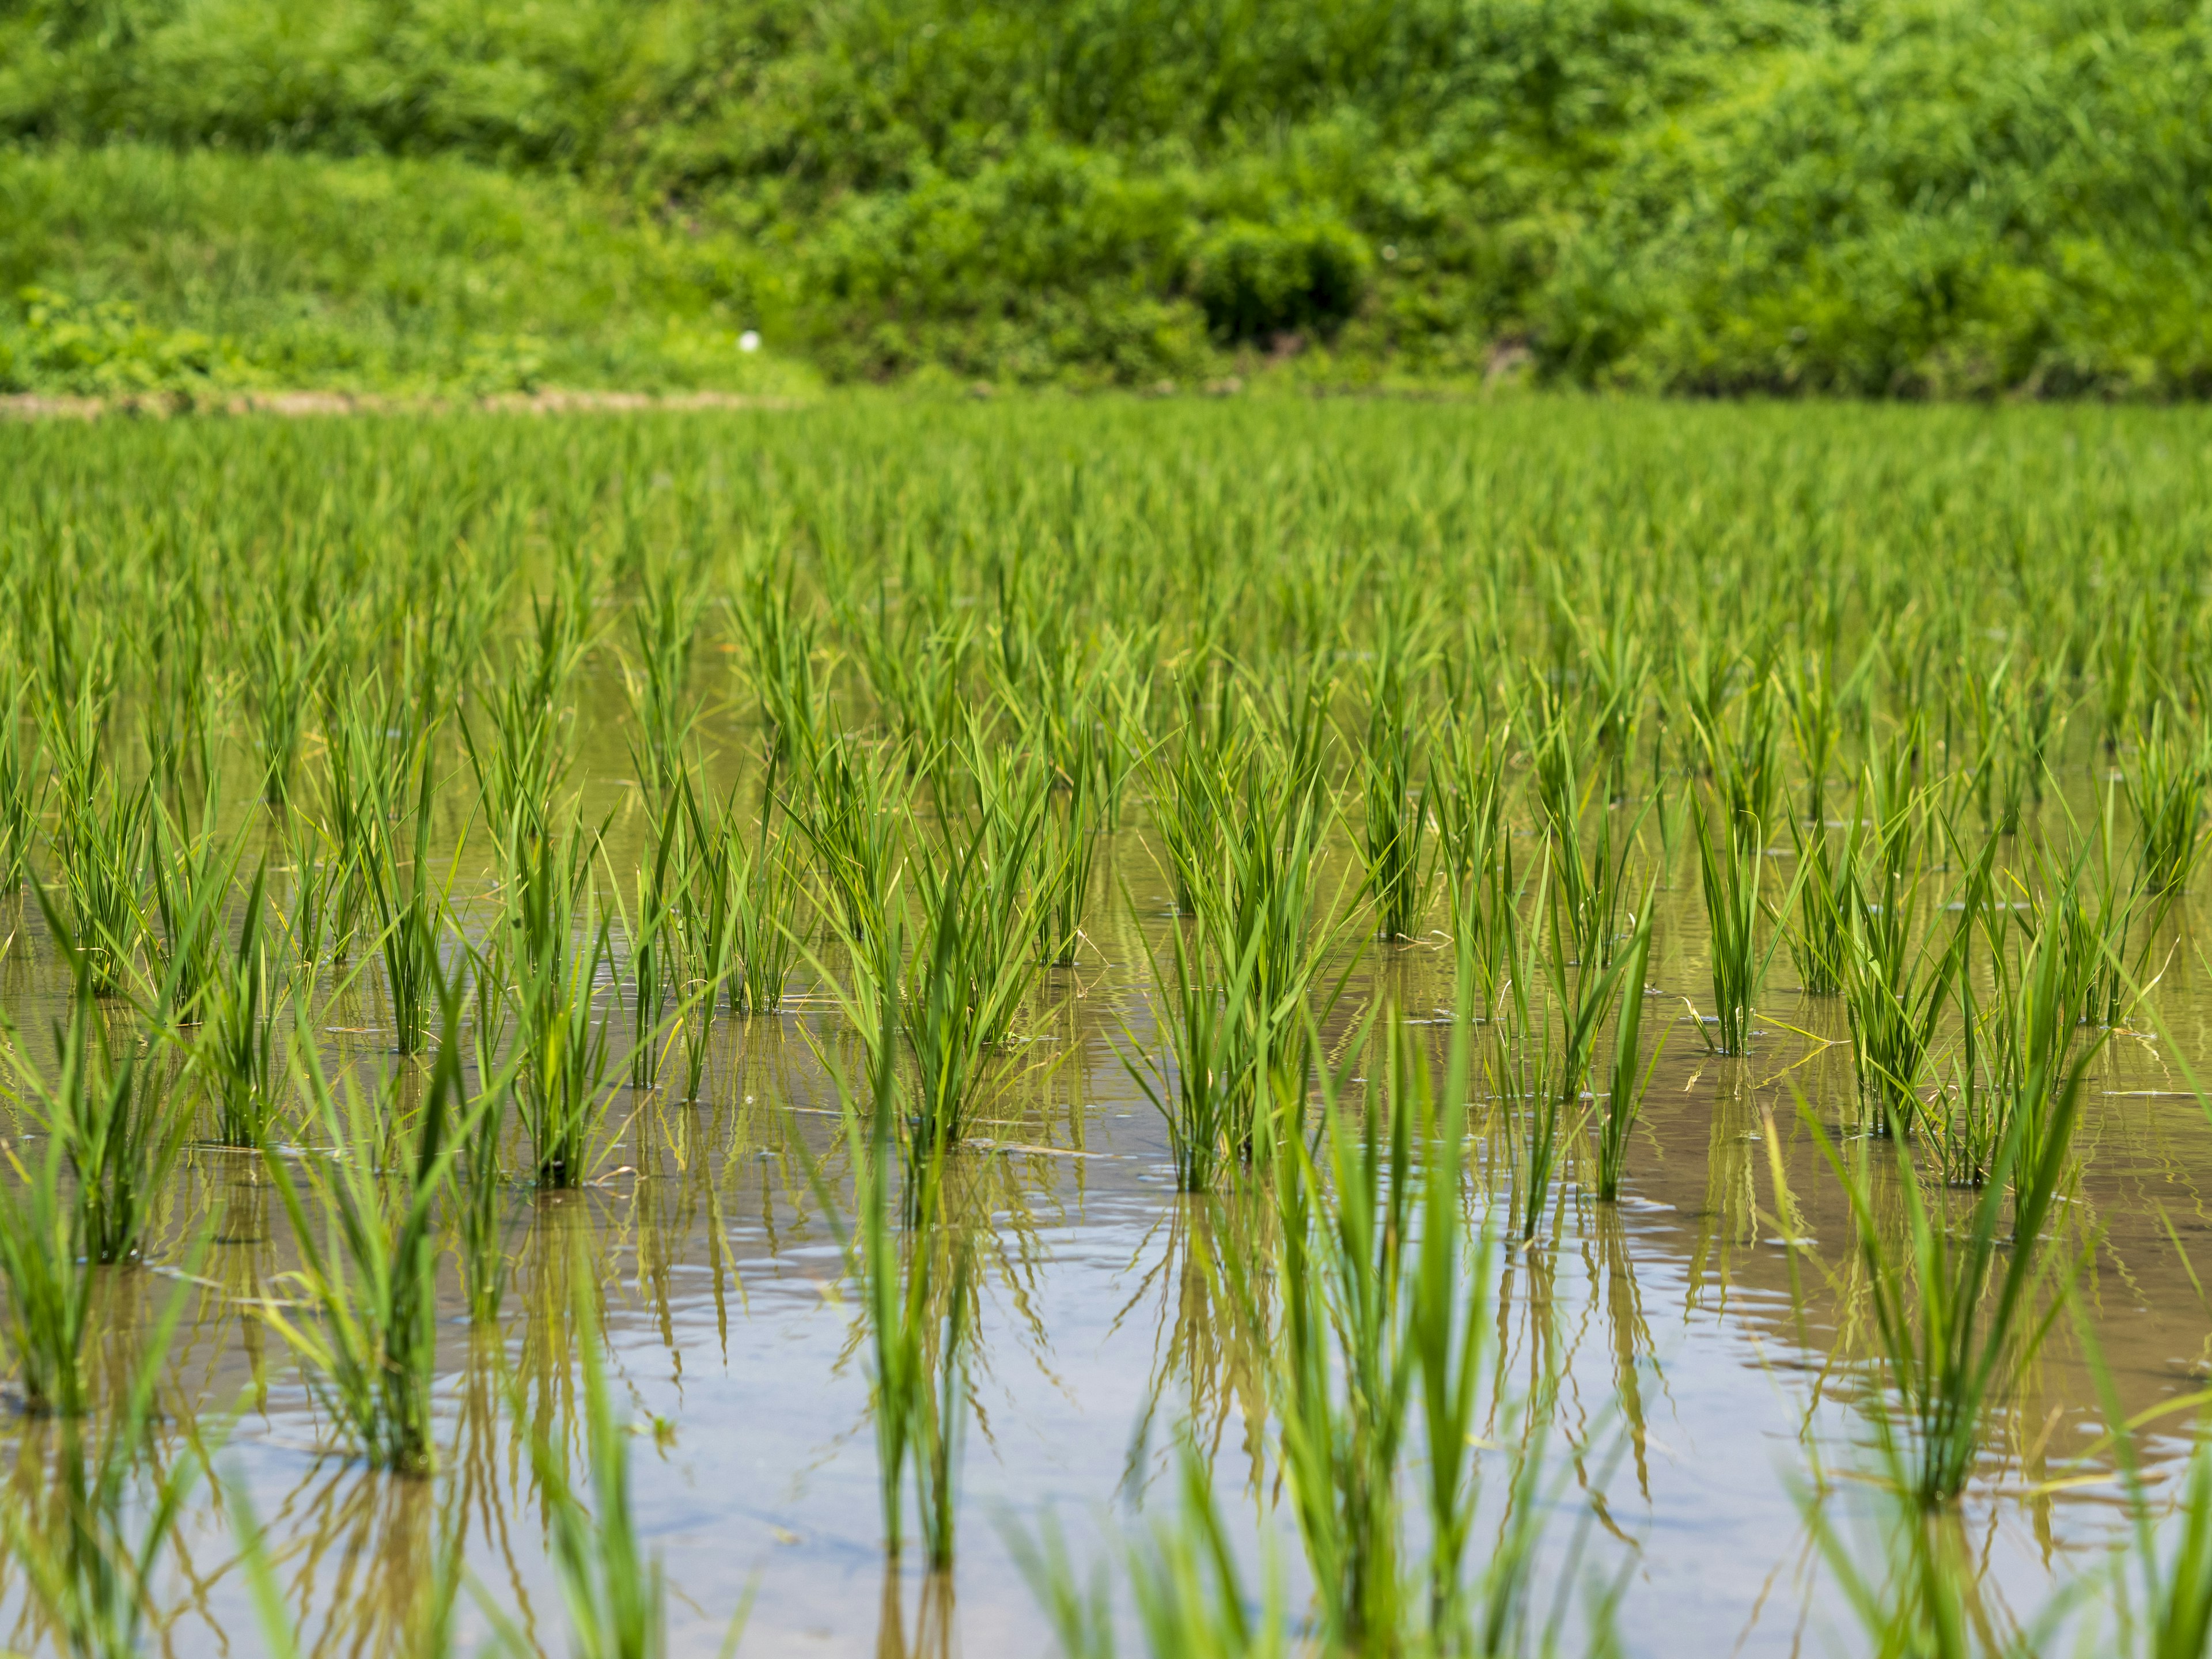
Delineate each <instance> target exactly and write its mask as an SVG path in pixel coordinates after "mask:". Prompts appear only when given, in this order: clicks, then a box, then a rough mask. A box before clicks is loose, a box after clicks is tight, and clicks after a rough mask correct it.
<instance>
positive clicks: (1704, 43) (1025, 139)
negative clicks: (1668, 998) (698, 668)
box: [0, 0, 2212, 395]
mask: <svg viewBox="0 0 2212 1659" xmlns="http://www.w3.org/2000/svg"><path fill="white" fill-rule="evenodd" d="M2207 107H2212V14H2208V13H2206V12H2205V11H2204V10H2203V9H2202V8H2200V7H2198V6H2196V5H2194V4H2185V3H2180V0H2003V3H2000V0H1061V3H1043V0H978V3H962V4H957V5H956V4H953V3H951V0H872V3H863V0H829V3H826V4H816V3H801V0H647V3H621V0H572V3H569V4H566V5H562V6H557V7H549V6H545V5H544V4H542V3H538V0H320V3H317V4H313V5H310V4H307V3H305V0H31V3H27V4H26V3H17V4H15V5H14V6H12V7H9V8H8V9H5V10H4V11H3V12H0V133H5V134H10V135H13V137H14V139H15V143H16V144H17V146H18V149H17V150H16V152H15V156H14V157H13V158H12V160H9V159H6V158H0V173H6V174H7V175H8V176H9V177H10V178H15V177H21V176H23V175H26V174H28V173H36V172H37V171H38V169H39V167H40V166H41V165H46V166H49V167H51V166H52V165H53V162H52V158H53V157H57V156H64V155H75V154H76V153H77V152H76V150H75V149H72V148H67V147H74V146H83V145H97V146H110V145H113V144H115V143H117V142H118V140H125V139H128V140H131V141H132V142H133V143H136V144H137V145H139V146H154V147H156V149H167V150H171V151H174V152H180V153H182V154H185V155H201V156H206V155H211V154H212V153H213V152H215V151H216V150H217V149H222V151H224V152H227V153H228V155H232V156H234V155H236V154H237V153H238V152H240V151H246V152H251V153H256V154H260V153H274V152H282V153H284V154H286V155H289V156H291V157H293V158H295V159H294V160H293V161H291V162H290V163H289V165H290V166H291V167H292V168H293V171H291V172H290V173H288V174H286V175H285V176H286V178H287V179H288V180H289V187H290V188H291V189H292V190H293V191H295V205H296V206H297V207H298V208H299V209H300V212H299V214H298V219H299V222H298V223H297V224H296V225H291V226H288V227H286V228H283V229H282V230H278V229H276V228H275V227H273V226H267V225H263V226H261V227H260V228H257V229H256V230H255V231H254V232H253V236H254V238H256V239H258V240H256V241H255V246H257V248H259V249H262V250H263V251H264V252H267V253H268V255H269V257H270V258H273V259H274V260H275V261H276V266H277V267H278V268H277V269H276V270H270V269H268V268H267V267H265V266H263V265H256V264H252V262H251V261H246V260H242V259H240V258H234V257H232V256H230V255H228V254H226V253H224V252H222V251H221V250H222V249H224V248H229V247H234V246H236V245H237V243H238V240H239V237H240V234H242V233H241V232H240V229H239V228H238V223H237V216H235V215H233V214H230V213H229V212H228V210H227V209H225V207H224V206H223V204H221V203H220V202H217V201H216V200H214V199H213V198H211V197H209V196H207V195H206V193H205V192H202V193H201V194H199V195H198V196H197V197H192V199H193V201H194V202H196V203H197V205H196V206H190V205H187V206H180V207H179V208H178V209H177V210H176V211H174V212H173V213H171V214H170V215H169V216H168V217H167V220H166V221H164V222H165V223H166V225H167V228H166V229H165V230H163V231H162V232H161V237H162V238H163V239H165V246H167V248H168V249H169V250H170V251H171V253H172V254H173V256H174V257H173V258H171V257H167V256H164V257H162V258H152V257H149V255H148V252H147V242H148V235H147V234H146V233H144V232H143V231H142V230H140V229H138V228H137V227H136V225H135V222H134V221H132V220H131V219H130V218H129V217H128V216H124V215H120V214H118V215H117V216H114V217H112V219H111V220H109V221H107V222H106V224H105V228H102V226H101V225H100V224H97V223H95V222H94V221H95V220H97V219H98V218H99V214H100V207H99V204H98V203H97V202H95V203H94V204H92V205H91V206H85V205H82V204H72V203H70V202H69V201H67V200H66V199H65V197H64V196H56V195H53V194H52V193H51V192H49V193H48V194H46V195H45V196H37V195H36V192H33V196H34V197H36V199H34V200H30V201H29V204H28V210H27V212H28V216H27V218H24V217H21V216H19V217H18V218H17V219H16V222H15V227H14V228H4V227H0V239H6V240H5V242H4V245H0V272H4V275H5V276H6V277H7V278H8V279H9V289H10V291H12V290H13V289H14V288H15V287H17V286H20V285H21V284H24V283H37V284H40V285H42V286H44V287H46V288H47V289H55V290H59V291H64V292H66V293H68V294H69V295H71V296H72V299H73V300H74V301H82V302H94V301H103V300H108V299H125V300H129V301H133V302H135V303H136V304H137V306H138V307H140V314H141V316H142V317H143V319H146V320H147V325H148V326H153V327H157V328H162V329H179V330H193V331H198V332H201V333H204V334H206V335H207V336H209V337H210V339H216V340H235V341H244V342H246V344H245V345H244V346H242V347H240V351H242V354H243V355H242V356H240V358H239V360H240V361H246V360H251V361H254V362H264V361H266V360H267V359H268V358H269V356H270V354H269V352H268V351H266V350H264V349H263V348H262V347H261V346H259V345H256V344H253V343H252V340H253V339H255V338H258V337H259V336H261V335H262V334H263V333H264V332H266V331H269V330H270V329H272V328H277V327H278V326H279V325H280V323H281V325H282V327H283V329H287V330H289V331H291V337H294V338H295V339H297V338H308V337H316V331H317V330H318V329H320V330H321V331H323V343H321V344H319V345H309V346H307V347H302V348H301V349H299V350H297V351H295V352H294V353H293V354H292V356H289V357H288V358H284V359H283V361H285V362H289V363H290V364H292V365H293V367H292V368H290V369H289V370H288V371H287V372H296V373H301V374H331V373H337V372H341V371H342V370H343V369H344V366H345V362H346V361H347V360H348V359H349V356H350V359H351V360H353V361H354V362H355V363H356V368H355V370H353V371H349V372H358V373H362V374H384V373H387V372H390V373H408V374H425V375H429V376H432V377H434V378H435V377H437V376H441V375H447V374H452V373H456V372H458V370H457V368H456V365H458V364H459V363H460V362H463V361H465V360H467V359H468V358H469V356H470V352H471V349H472V348H471V346H470V345H469V342H470V341H471V339H487V338H488V339H500V338H510V337H524V336H527V337H532V338H542V339H543V340H544V342H545V345H544V352H543V363H544V373H545V374H548V375H549V376H554V377H576V376H583V377H587V378H588V377H593V376H598V377H602V378H605V377H615V378H637V377H643V378H647V379H653V378H672V379H678V380H683V379H698V378H702V377H704V378H706V379H708V380H713V379H715V378H716V377H718V376H720V375H721V374H724V373H725V372H729V373H736V372H738V369H739V368H741V367H742V366H741V365H738V363H737V361H736V358H735V357H734V356H733V354H732V353H731V352H729V351H728V350H727V349H725V347H724V346H723V345H719V344H718V345H709V346H708V347H705V348H702V349H692V348H690V347H685V348H684V349H679V350H676V351H674V353H673V355H672V356H671V353H670V351H669V350H667V349H664V347H663V345H661V344H659V343H655V342H658V341H660V340H662V339H664V337H667V336H668V334H669V331H670V328H671V319H674V324H673V326H674V327H675V329H676V332H677V334H678V336H681V337H685V338H690V337H701V338H710V339H711V340H713V341H716V342H726V341H727V339H729V338H731V337H733V334H734V331H735V330H737V329H738V328H741V327H744V326H746V325H757V324H761V323H763V321H765V322H766V323H767V324H768V325H769V331H770V337H771V340H772V342H775V343H782V344H787V345H792V344H795V345H800V346H803V347H804V348H805V349H806V350H807V351H808V352H809V353H811V355H813V356H815V357H816V358H817V360H818V361H820V362H823V364H824V365H825V366H826V367H828V368H829V369H830V370H831V372H833V373H835V374H848V375H882V374H897V373H901V372H904V371H906V370H909V369H912V368H917V367H919V366H921V365H922V364H924V363H927V362H940V363H943V364H945V365H946V366H948V367H950V368H952V369H954V370H955V371H956V372H957V373H960V374H963V375H966V376H980V377H986V378H990V379H994V380H1038V379H1050V378H1066V377H1071V376H1072V377H1074V378H1077V379H1084V380H1101V379H1104V380H1151V379H1153V378H1157V377H1158V376H1160V375H1163V374H1165V375H1174V376H1181V375H1184V374H1196V373H1200V372H1203V371H1205V370H1206V369H1207V368H1209V367H1210V366H1212V365H1217V364H1219V363H1221V362H1224V361H1225V358H1227V357H1228V356H1233V355H1234V354H1236V353H1237V352H1240V351H1243V350H1246V349H1261V350H1272V349H1279V348H1281V347H1282V346H1284V345H1285V344H1286V343H1287V344H1291V345H1296V344H1303V345H1305V346H1309V347H1315V346H1318V347H1325V348H1327V349H1328V353H1329V354H1330V356H1329V362H1330V364H1331V368H1330V371H1329V372H1333V373H1339V374H1352V373H1358V372H1364V370H1366V369H1370V368H1374V367H1376V366H1380V365H1385V364H1395V365H1398V366H1401V367H1403V368H1407V369H1409V370H1412V371H1414V372H1431V373H1458V372H1466V371H1469V370H1473V369H1476V368H1480V367H1481V366H1483V365H1485V364H1486V363H1495V362H1500V361H1507V360H1512V361H1524V360H1525V361H1528V362H1531V363H1533V365H1534V368H1535V369H1536V371H1537V372H1538V373H1539V374H1543V375H1546V376H1550V377H1555V378H1563V379H1572V380H1584V381H1590V382H1597V383H1622V384H1632V385H1638V386H1656V387H1674V388H1678V389H1684V390H1705V391H1731V390H1745V389H1759V390H1776V391H1796V390H1825V391H1843V392H1874V393H1893V394H1906V395H1923V394H1941V393H1963V392H1985V391H1991V390H1998V389H2008V388H2027V389H2041V390H2047V391H2078V390H2100V391H2117V392H2147V393H2153V394H2166V393H2175V392H2197V391H2203V390H2206V389H2208V388H2212V322H2208V320H2207V319H2212V306H2208V304H2207V303H2206V298H2207V296H2206V294H2205V289H2206V288H2207V286H2208V284H2212V258H2208V254H2212V123H2208V122H2207V120H2206V119H2205V118H2204V116H2203V111H2204V110H2205V109H2206V108H2207ZM153 153H154V152H153V151H152V150H148V149H134V150H132V151H131V154H133V155H138V156H140V157H141V160H140V161H137V162H134V163H133V164H132V165H134V166H137V167H139V168H140V169H141V170H142V171H143V170H145V169H147V168H150V167H153V166H154V163H153V162H152V161H150V160H147V159H144V158H146V157H149V156H150V155H152V154H153ZM316 155H319V156H322V157H325V158H352V159H350V160H347V161H343V164H339V163H337V161H326V162H325V163H323V164H320V165H319V166H314V165H311V164H310V163H309V162H308V161H307V160H306V159H305V158H307V157H309V156H316ZM41 157H45V158H47V159H46V161H44V162H41V161H40V158H41ZM378 158H383V159H378ZM395 161H405V162H406V163H407V164H408V165H409V166H417V167H435V168H441V169H443V171H442V172H441V173H437V174H436V176H437V177H438V178H439V179H441V180H442V181H444V182H443V184H442V185H441V186H440V188H444V189H449V190H451V191H453V195H454V205H453V208H452V210H451V211H447V210H446V209H445V208H443V207H438V206H433V205H431V204H426V203H424V202H423V201H422V199H421V196H420V191H422V188H423V186H422V184H421V180H422V179H423V178H424V177H427V176H428V175H426V174H423V173H420V172H416V173H409V172H407V171H405V169H404V167H402V168H395V166H394V162H395ZM216 162H217V163H219V164H220V165H221V166H222V167H232V168H234V167H237V166H238V165H239V164H238V163H236V162H235V161H228V160H224V159H223V158H222V157H217V158H216ZM380 171H381V172H383V173H391V174H392V177H393V178H394V179H395V180H396V181H397V182H395V183H394V184H393V185H392V187H391V188H390V190H389V191H388V192H386V194H385V195H384V196H382V197H379V196H378V195H377V193H376V192H375V191H374V190H371V189H369V188H368V186H367V185H365V184H364V182H363V181H364V180H365V179H368V178H369V177H370V176H372V175H373V174H374V173H378V172H380ZM516 175H523V176H521V177H520V178H517V177H516ZM532 175H534V177H532ZM0 188H7V189H10V190H14V191H15V196H16V197H17V199H18V200H22V199H27V198H23V197H22V196H21V191H20V190H19V189H16V187H15V186H13V185H6V184H5V183H0ZM184 194H185V195H186V196H191V195H192V193H191V191H185V192H184ZM11 205H13V203H11ZM518 212H519V213H520V214H521V215H522V216H523V218H524V219H525V220H526V221H527V222H529V223H530V224H531V225H532V227H533V228H532V230H530V231H529V232H527V233H526V234H523V235H521V236H520V238H516V237H513V236H509V235H503V234H501V231H500V230H499V228H498V227H499V226H500V225H501V223H504V224H506V225H507V226H508V227H510V228H512V227H513V224H514V223H515V222H516V218H515V216H516V214H517V213H518ZM195 213H198V214H201V215H204V219H202V220H195V219H194V217H193V215H194V214H195ZM474 213H482V214H483V215H485V216H487V217H488V218H489V221H490V222H491V223H492V227H493V228H491V230H490V231H489V233H488V240H489V241H490V242H491V243H492V244H493V249H492V252H491V254H490V258H489V264H483V262H481V261H480V260H479V259H478V258H477V256H476V255H475V254H474V253H465V252H461V251H459V249H460V245H461V243H462V242H465V240H467V239H466V238H465V237H458V238H457V236H456V235H455V234H454V226H455V225H456V223H457V222H459V218H460V217H461V216H463V215H465V214H474ZM57 217H58V218H61V219H66V220H68V221H69V222H70V225H71V226H72V227H73V228H70V229H68V230H66V231H65V232H53V231H52V229H51V225H50V222H51V221H53V220H55V219H56V218H57ZM249 217H251V216H250V215H249ZM418 220H427V221H428V222H429V224H430V225H431V227H432V228H433V234H431V235H430V238H429V240H430V242H431V244H432V245H433V246H435V247H438V248H441V249H443V250H445V253H444V254H443V255H441V259H442V264H441V260H439V259H426V260H416V259H413V258H411V257H410V258H408V259H405V260H403V261H402V263H403V264H410V266H412V267H414V275H413V276H410V277H408V278H405V279H403V280H399V281H397V282H394V281H392V280H391V278H390V273H389V270H387V269H386V267H387V266H388V264H389V263H390V261H389V258H388V257H387V252H388V250H387V252H380V251H379V250H378V248H377V247H376V246H371V244H374V242H375V241H376V240H377V239H378V235H379V233H378V231H377V229H376V228H375V227H376V226H378V225H380V224H381V225H382V226H383V227H384V228H385V232H386V233H387V234H388V235H389V236H390V237H391V238H392V239H393V240H396V241H398V242H402V243H405V244H408V245H410V246H411V245H412V244H414V243H416V242H417V241H419V240H421V237H420V234H419V230H420V226H419V225H418ZM203 225H204V230H203V229H202V228H201V227H202V226H203ZM203 236H204V241H205V245H206V250H207V251H206V252H204V253H203V252H186V251H185V250H186V249H188V248H190V247H191V246H193V245H194V244H195V242H196V241H197V240H201V239H202V238H203ZM118 242H119V243H120V244H121V245H122V246H120V248H119V249H118ZM280 244H288V245H289V246H280ZM34 245H35V246H34ZM226 262H227V263H228V266H229V268H230V275H229V276H228V278H227V279H224V280H215V279H213V278H211V276H210V272H211V271H212V270H217V269H220V268H222V267H223V266H224V265H225V264H226ZM434 265H435V266H438V267H439V268H440V269H441V270H444V271H445V273H446V274H445V275H443V276H427V275H426V274H425V273H426V271H427V270H428V268H429V267H430V266H434ZM480 265H481V267H482V269H481V270H480V269H479V267H480ZM540 266H542V267H543V269H542V270H540V269H538V267H540ZM249 267H250V269H249ZM486 273H489V280H488V284H479V283H475V282H471V281H464V280H461V279H462V278H464V277H470V276H484V275H485V274H486ZM599 273H604V275H600V274H599ZM479 286H484V288H485V291H479ZM592 296H596V298H597V301H598V303H596V304H595V303H594V302H593V297H592ZM17 310H18V319H19V325H20V322H21V307H18V308H17ZM302 331H304V333H302ZM341 336H342V337H343V341H344V342H347V343H345V344H343V348H341V345H340V344H338V343H335V342H337V340H338V338H339V337H341ZM611 340H618V341H619V343H617V344H610V343H609V342H610V341H611ZM288 349H289V348H288ZM233 355H234V356H239V353H237V352H234V354H233ZM279 356H280V357H282V356H283V354H279ZM478 356H481V353H478ZM19 357H20V354H19ZM17 372H18V374H21V370H20V368H19V370H18V371H17Z"/></svg>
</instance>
